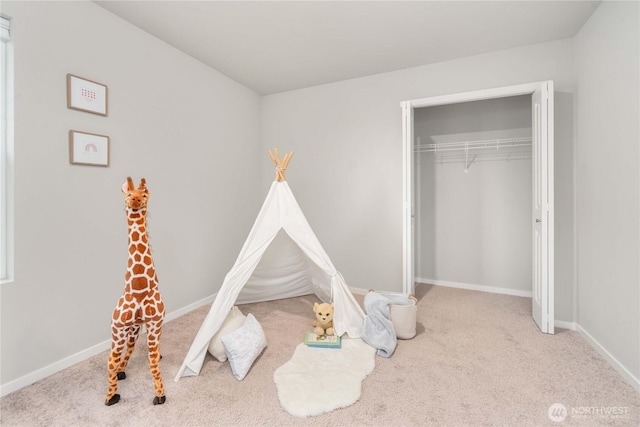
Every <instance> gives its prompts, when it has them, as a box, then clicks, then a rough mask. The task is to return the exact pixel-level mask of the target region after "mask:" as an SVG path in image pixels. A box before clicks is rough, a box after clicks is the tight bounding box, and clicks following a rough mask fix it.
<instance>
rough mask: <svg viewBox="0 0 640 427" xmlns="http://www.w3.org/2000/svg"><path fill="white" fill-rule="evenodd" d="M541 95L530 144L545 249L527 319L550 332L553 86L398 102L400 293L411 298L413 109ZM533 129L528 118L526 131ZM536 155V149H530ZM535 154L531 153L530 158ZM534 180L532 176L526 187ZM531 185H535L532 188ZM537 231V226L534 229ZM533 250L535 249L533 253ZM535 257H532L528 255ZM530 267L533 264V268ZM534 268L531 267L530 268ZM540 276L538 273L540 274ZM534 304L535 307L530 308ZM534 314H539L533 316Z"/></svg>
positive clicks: (525, 86)
mask: <svg viewBox="0 0 640 427" xmlns="http://www.w3.org/2000/svg"><path fill="white" fill-rule="evenodd" d="M534 93H536V94H541V95H542V96H541V102H542V103H543V106H542V107H541V108H542V110H543V111H544V112H545V113H546V114H544V120H542V121H541V123H538V125H540V126H542V127H541V128H540V129H539V131H541V132H540V133H539V135H538V136H539V138H538V140H537V141H533V144H539V145H538V146H537V150H538V153H539V155H540V156H542V163H543V166H544V167H543V173H542V175H543V177H542V178H541V179H542V181H538V185H542V186H543V188H542V191H543V193H544V196H545V197H544V198H543V199H544V206H543V214H544V218H543V219H544V222H543V223H542V224H543V225H542V227H543V235H544V241H545V245H544V247H543V250H542V252H541V253H542V258H543V262H542V266H541V267H539V268H540V270H537V271H534V275H533V278H534V280H535V278H536V274H538V276H537V277H538V278H539V279H540V280H539V282H538V284H537V285H536V283H533V284H532V288H533V289H532V291H533V292H532V305H533V307H532V310H533V311H534V312H533V317H534V320H535V321H536V323H537V324H538V326H539V327H540V330H541V331H542V332H545V333H549V334H553V333H554V250H553V248H554V206H553V197H554V196H553V187H554V185H553V182H554V181H553V143H554V140H553V128H554V127H553V81H542V82H535V83H526V84H521V85H515V86H505V87H499V88H492V89H484V90H478V91H472V92H463V93H456V94H450V95H441V96H434V97H429V98H420V99H413V100H409V101H404V102H402V103H401V107H402V150H403V155H402V171H403V227H402V231H403V251H402V252H403V253H402V258H403V275H402V276H403V277H402V282H403V292H404V293H405V294H412V293H414V292H415V272H414V265H413V264H414V262H413V257H414V242H413V240H414V236H413V234H414V231H413V230H414V212H413V185H414V182H413V181H414V177H413V175H414V171H413V165H414V163H413V148H414V120H413V117H414V110H415V109H416V108H424V107H432V106H437V105H448V104H457V103H463V102H471V101H480V100H486V99H496V98H505V97H512V96H519V95H533V94H534ZM535 126H536V123H534V120H533V119H532V130H533V128H534V127H535ZM533 149H534V150H536V148H535V147H534V148H533ZM534 155H535V154H534ZM535 176H536V174H535V171H534V174H533V176H532V183H533V181H534V177H535ZM534 184H535V183H534ZM532 221H533V222H534V224H532V232H535V229H534V227H535V223H540V222H541V219H540V218H536V216H535V214H532ZM538 227H539V226H538ZM534 251H535V248H534ZM534 257H535V254H534ZM534 264H535V263H534ZM532 268H536V267H532ZM541 272H542V273H543V274H540V273H541ZM536 303H537V305H536ZM537 311H539V312H537Z"/></svg>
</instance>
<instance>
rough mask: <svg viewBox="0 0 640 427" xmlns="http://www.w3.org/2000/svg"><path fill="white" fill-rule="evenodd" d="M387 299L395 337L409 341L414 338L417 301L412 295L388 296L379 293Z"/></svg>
mask: <svg viewBox="0 0 640 427" xmlns="http://www.w3.org/2000/svg"><path fill="white" fill-rule="evenodd" d="M380 293H381V294H382V295H384V296H385V297H387V298H388V299H389V300H390V301H391V303H390V304H389V317H390V318H391V323H393V329H395V331H396V337H397V338H400V339H403V340H409V339H411V338H413V337H415V336H416V316H417V314H418V306H417V305H416V303H417V302H418V300H417V299H416V297H414V296H413V295H409V296H408V297H407V296H404V295H402V294H390V293H389V294H388V293H384V292H380Z"/></svg>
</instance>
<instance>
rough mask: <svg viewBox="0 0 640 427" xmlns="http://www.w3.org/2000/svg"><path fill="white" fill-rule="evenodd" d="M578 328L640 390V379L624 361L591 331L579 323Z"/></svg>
mask: <svg viewBox="0 0 640 427" xmlns="http://www.w3.org/2000/svg"><path fill="white" fill-rule="evenodd" d="M577 330H578V332H579V333H580V334H581V335H582V336H583V337H584V338H585V339H586V340H587V341H588V342H589V344H591V345H592V346H593V348H595V349H596V350H597V351H598V353H600V354H601V355H602V357H604V358H605V359H606V361H607V362H609V364H610V365H611V366H613V368H614V369H615V370H616V371H618V373H620V375H622V376H623V377H624V379H625V380H627V382H629V384H631V386H632V387H633V388H635V389H636V390H637V391H640V379H638V378H636V377H635V376H634V375H633V374H632V373H631V372H629V370H628V369H627V368H625V367H624V365H622V363H620V362H619V361H618V359H616V358H615V357H614V356H613V355H612V354H611V353H609V352H608V351H607V349H606V348H604V347H603V346H602V344H600V343H599V342H598V341H597V340H596V339H595V338H593V337H592V336H591V334H589V332H587V331H586V330H584V328H582V327H581V326H580V325H577Z"/></svg>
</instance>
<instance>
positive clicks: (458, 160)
mask: <svg viewBox="0 0 640 427" xmlns="http://www.w3.org/2000/svg"><path fill="white" fill-rule="evenodd" d="M414 134H415V136H416V137H417V138H420V143H421V144H422V145H425V144H434V143H436V144H437V143H439V144H442V143H452V142H460V141H477V140H486V139H493V138H518V137H527V138H531V96H528V95H526V96H516V97H508V98H498V99H491V100H483V101H476V102H465V103H458V104H453V105H441V106H436V107H428V108H418V109H416V110H415V112H414ZM508 153H511V154H512V155H511V157H510V158H506V157H505V156H506V155H507V154H508ZM517 153H524V154H525V155H524V156H518V155H517ZM474 156H477V157H475V159H476V160H475V161H473V159H474ZM414 158H415V159H416V160H415V162H416V164H415V173H416V178H415V180H414V182H415V192H416V195H415V200H414V205H415V225H414V227H415V232H414V233H415V255H416V259H415V272H416V273H415V274H416V279H418V280H420V281H422V282H425V283H444V284H451V285H455V286H465V287H471V288H479V287H482V288H494V289H493V290H495V291H500V292H505V293H510V294H515V295H522V296H525V295H528V296H530V295H531V283H532V263H531V258H532V234H531V209H532V204H531V196H532V194H531V193H532V182H531V180H532V175H531V171H532V167H531V147H530V146H527V147H508V146H503V147H502V148H501V149H500V150H496V149H495V148H494V147H491V148H489V149H480V150H478V149H474V148H473V147H472V148H471V149H470V150H469V155H468V158H467V157H465V152H464V150H456V151H440V152H438V153H434V152H420V153H415V154H414ZM466 161H473V162H472V163H471V165H470V166H469V167H467V168H466V169H465V162H466Z"/></svg>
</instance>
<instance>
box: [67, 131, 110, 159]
mask: <svg viewBox="0 0 640 427" xmlns="http://www.w3.org/2000/svg"><path fill="white" fill-rule="evenodd" d="M69 163H71V164H74V165H90V166H109V137H108V136H106V135H97V134H95V133H87V132H80V131H77V130H70V131H69Z"/></svg>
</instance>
